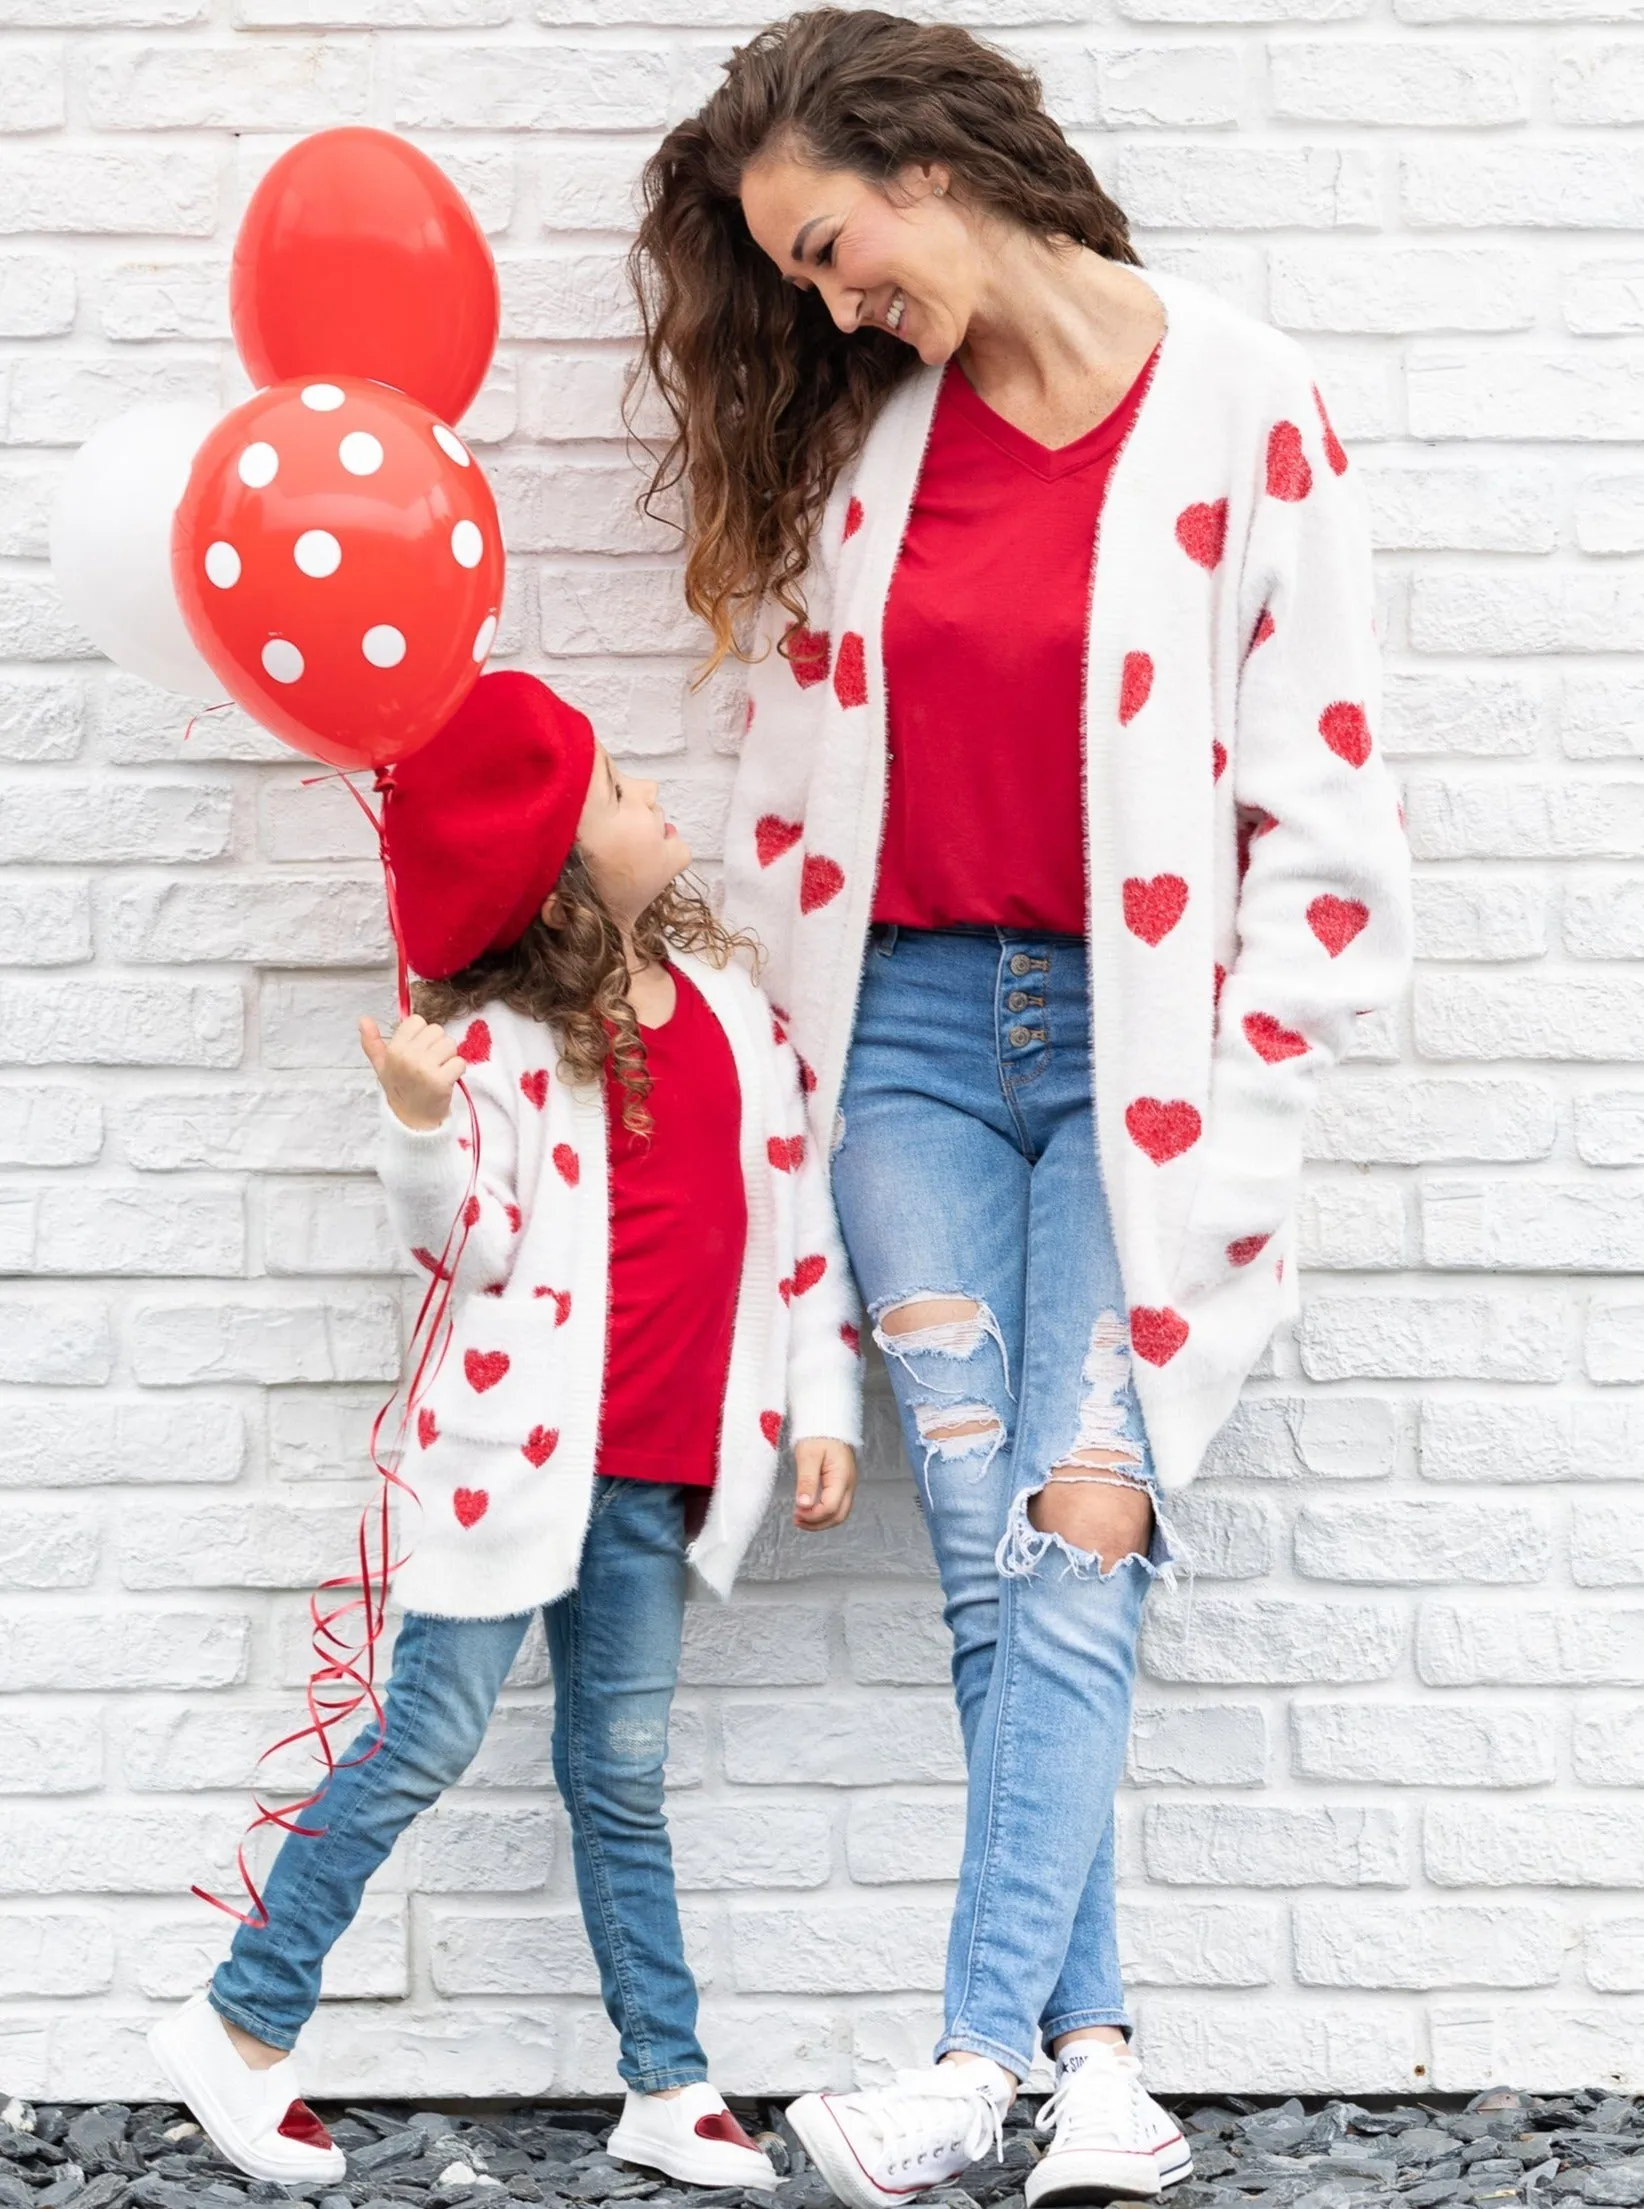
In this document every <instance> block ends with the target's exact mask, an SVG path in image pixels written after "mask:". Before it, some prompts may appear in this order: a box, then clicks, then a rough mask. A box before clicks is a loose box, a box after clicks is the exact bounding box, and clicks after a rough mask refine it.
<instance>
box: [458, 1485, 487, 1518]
mask: <svg viewBox="0 0 1644 2209" xmlns="http://www.w3.org/2000/svg"><path fill="white" fill-rule="evenodd" d="M451 1508H452V1510H453V1511H454V1512H455V1513H456V1514H457V1524H458V1525H459V1526H477V1525H478V1524H479V1522H480V1520H481V1519H483V1518H484V1516H485V1514H486V1512H487V1511H489V1510H490V1508H491V1498H490V1495H489V1494H488V1492H487V1491H486V1490H485V1489H483V1488H459V1489H458V1490H457V1492H456V1493H455V1495H454V1496H453V1497H452V1498H451Z"/></svg>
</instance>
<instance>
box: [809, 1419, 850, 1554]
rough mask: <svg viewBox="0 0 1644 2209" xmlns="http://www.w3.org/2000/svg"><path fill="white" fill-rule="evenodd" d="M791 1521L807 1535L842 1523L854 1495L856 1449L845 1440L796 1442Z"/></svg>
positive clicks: (848, 1512) (848, 1514)
mask: <svg viewBox="0 0 1644 2209" xmlns="http://www.w3.org/2000/svg"><path fill="white" fill-rule="evenodd" d="M793 1461H794V1465H795V1467H796V1468H797V1470H798V1476H799V1477H798V1478H797V1480H796V1481H795V1482H794V1500H793V1523H794V1525H795V1526H797V1527H800V1528H802V1529H803V1530H804V1532H805V1533H807V1534H819V1533H821V1531H822V1529H823V1528H824V1527H829V1526H843V1525H844V1523H845V1521H846V1520H847V1519H848V1518H849V1517H850V1515H851V1504H852V1501H853V1500H854V1498H855V1495H856V1452H855V1451H854V1450H853V1449H852V1448H851V1446H850V1444H849V1443H848V1442H829V1441H825V1440H812V1441H809V1442H796V1443H795V1444H794V1446H793Z"/></svg>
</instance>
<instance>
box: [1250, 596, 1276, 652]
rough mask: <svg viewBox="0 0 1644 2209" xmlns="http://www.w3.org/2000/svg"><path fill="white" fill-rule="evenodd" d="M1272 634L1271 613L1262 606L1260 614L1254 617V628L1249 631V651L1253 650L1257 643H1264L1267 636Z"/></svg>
mask: <svg viewBox="0 0 1644 2209" xmlns="http://www.w3.org/2000/svg"><path fill="white" fill-rule="evenodd" d="M1272 634H1273V616H1272V615H1271V614H1270V613H1269V612H1268V610H1267V608H1266V607H1265V606H1264V607H1263V608H1262V610H1261V612H1260V614H1259V615H1258V616H1257V618H1256V626H1255V628H1254V629H1253V630H1252V631H1251V632H1250V649H1251V651H1252V652H1254V651H1255V649H1256V647H1257V645H1258V644H1265V643H1266V642H1267V640H1268V638H1269V637H1270V636H1271V635H1272Z"/></svg>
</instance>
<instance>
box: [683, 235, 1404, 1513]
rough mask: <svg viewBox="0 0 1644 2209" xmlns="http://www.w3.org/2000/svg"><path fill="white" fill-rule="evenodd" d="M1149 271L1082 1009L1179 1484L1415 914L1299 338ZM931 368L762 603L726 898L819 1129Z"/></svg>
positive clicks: (846, 988)
mask: <svg viewBox="0 0 1644 2209" xmlns="http://www.w3.org/2000/svg"><path fill="white" fill-rule="evenodd" d="M1138 273H1144V274H1145V276H1146V281H1147V282H1148V283H1149V284H1150V285H1152V286H1153V288H1154V290H1155V291H1156V292H1157V293H1158V296H1159V298H1160V301H1161V302H1162V304H1163V307H1164V310H1165V315H1166V321H1167V328H1166V331H1165V335H1164V338H1163V341H1162V343H1161V346H1160V351H1159V358H1158V361H1157V364H1156V367H1155V371H1154V375H1153V381H1152V385H1151V388H1150V389H1149V391H1148V393H1147V396H1146V398H1145V399H1144V401H1143V403H1142V406H1141V409H1140V411H1139V413H1138V415H1137V418H1136V421H1135V424H1134V426H1133V428H1132V430H1131V432H1130V435H1129V437H1128V439H1127V440H1126V443H1125V445H1124V447H1123V449H1122V451H1121V452H1120V454H1119V456H1118V458H1117V461H1116V462H1115V465H1114V468H1113V472H1112V476H1111V478H1110V481H1109V484H1108V490H1107V498H1106V502H1105V505H1104V508H1103V512H1102V517H1101V522H1100V526H1099V532H1098V541H1097V551H1096V560H1095V569H1094V578H1093V585H1092V591H1091V604H1090V631H1089V644H1088V650H1087V658H1086V665H1085V694H1084V731H1083V739H1084V787H1085V830H1086V845H1087V853H1088V896H1089V928H1088V932H1089V944H1090V975H1091V999H1092V1003H1091V1028H1092V1037H1093V1057H1094V1095H1095V1099H1096V1123H1097V1149H1098V1153H1099V1156H1100V1161H1101V1167H1102V1174H1103V1178H1104V1181H1105V1183H1106V1187H1107V1195H1108V1201H1109V1205H1110V1207H1111V1210H1112V1217H1113V1227H1114V1233H1115V1236H1116V1239H1117V1243H1118V1250H1119V1257H1120V1263H1121V1266H1122V1269H1123V1276H1124V1283H1125V1291H1126V1295H1127V1297H1128V1299H1129V1304H1130V1335H1131V1346H1132V1351H1133V1370H1134V1373H1135V1379H1136V1387H1137V1391H1138V1394H1139V1396H1140V1400H1141V1405H1142V1409H1143V1413H1144V1415H1145V1418H1146V1423H1147V1431H1148V1436H1149V1439H1150V1442H1151V1445H1152V1450H1153V1456H1154V1460H1155V1464H1156V1466H1157V1469H1158V1472H1159V1475H1160V1478H1161V1480H1162V1481H1163V1482H1164V1484H1165V1485H1166V1486H1167V1487H1176V1486H1180V1485H1181V1484H1183V1483H1184V1482H1186V1481H1189V1480H1191V1479H1192V1478H1193V1476H1194V1474H1195V1472H1196V1471H1197V1469H1198V1466H1199V1461H1200V1459H1201V1457H1202V1456H1203V1453H1204V1449H1205V1446H1206V1444H1207V1443H1208V1442H1209V1440H1210V1438H1211V1436H1212V1435H1213V1434H1214V1433H1215V1432H1216V1429H1217V1428H1218V1427H1219V1426H1220V1425H1221V1424H1222V1422H1223V1420H1225V1419H1226V1417H1227V1415H1228V1413H1229V1412H1230V1411H1231V1409H1232V1407H1233V1404H1234V1402H1235V1400H1236V1398H1237V1396H1238V1392H1239V1388H1240V1385H1241V1383H1242V1382H1243V1380H1244V1378H1245V1376H1246V1375H1247V1374H1248V1373H1249V1371H1250V1369H1251V1367H1252V1366H1253V1365H1254V1363H1255V1362H1256V1359H1257V1358H1258V1357H1259V1355H1260V1354H1261V1351H1262V1349H1263V1347H1264V1345H1265V1344H1266V1342H1267V1340H1268V1337H1269V1336H1270V1334H1271V1333H1272V1330H1273V1327H1274V1324H1275V1322H1276V1321H1277V1320H1278V1318H1279V1317H1280V1316H1281V1313H1282V1312H1283V1311H1285V1310H1286V1309H1287V1308H1289V1306H1290V1302H1291V1299H1292V1298H1293V1295H1294V1286H1295V1264H1294V1257H1293V1253H1292V1249H1291V1242H1292V1215H1293V1211H1294V1206H1295V1202H1296V1195H1297V1185H1298V1181H1299V1177H1300V1170H1301V1155H1302V1134H1303V1127H1304V1123H1305V1120H1306V1117H1307V1110H1308V1103H1309V1099H1310V1097H1311V1095H1312V1092H1313V1086H1314V1081H1315V1078H1316V1076H1317V1073H1318V1070H1319V1069H1320V1067H1322V1066H1324V1065H1327V1064H1328V1063H1329V1062H1330V1061H1331V1060H1333V1059H1334V1058H1336V1057H1337V1056H1338V1055H1339V1054H1340V1052H1341V1051H1342V1049H1343V1048H1344V1046H1345V1045H1346V1044H1347V1042H1348V1041H1349V1039H1350V1037H1351V1035H1352V1032H1353V1022H1354V1016H1355V1014H1356V1013H1357V1012H1359V1011H1361V1010H1364V1009H1368V1008H1372V1007H1376V1006H1380V1005H1384V1004H1386V1003H1387V1002H1388V1001H1389V1000H1390V999H1392V998H1393V997H1394V996H1396V994H1397V992H1398V990H1399V988H1400V987H1401V985H1402V982H1403V979H1404V974H1405V969H1406V964H1407V962H1408V959H1409V956H1410V933H1411V931H1410V919H1409V909H1408V900H1409V889H1408V880H1407V876H1408V858H1407V852H1406V847H1405V842H1404V837H1403V833H1402V829H1401V826H1400V821H1399V814H1398V806H1397V801H1396V796H1395V791H1394V787H1393V783H1392V780H1391V777H1390V776H1389V775H1388V773H1387V770H1386V767H1385V766H1384V764H1383V761H1382V757H1381V753H1380V750H1379V748H1378V745H1377V733H1378V729H1379V718H1380V716H1379V688H1378V666H1377V648H1376V640H1375V634H1374V610H1373V603H1372V594H1371V575H1370V558H1369V530H1368V526H1367V520H1366V512H1365V507H1364V502H1363V499H1362V496H1361V493H1360V490H1359V487H1358V482H1357V478H1356V476H1355V474H1354V472H1353V470H1352V469H1351V467H1350V466H1349V463H1348V458H1347V455H1346V453H1345V452H1344V451H1343V450H1342V447H1341V445H1340V444H1339V442H1338V441H1337V439H1336V436H1335V433H1334V431H1333V430H1332V429H1331V426H1330V422H1329V419H1328V417H1327V415H1326V413H1325V409H1324V405H1323V402H1322V401H1321V400H1320V398H1319V396H1318V393H1317V391H1316V390H1315V388H1314V385H1313V379H1312V375H1311V372H1310V370H1309V368H1308V365H1307V362H1306V360H1305V358H1304V356H1303V355H1302V353H1301V352H1300V350H1299V349H1298V348H1297V347H1296V345H1295V344H1294V343H1293V342H1292V341H1291V340H1290V339H1288V338H1286V337H1284V336H1282V335H1280V334H1279V333H1278V332H1276V331H1274V330H1271V329H1268V328H1266V327H1265V326H1263V325H1262V324H1259V323H1256V322H1253V321H1251V320H1250V319H1248V318H1247V317H1246V316H1244V315H1242V314H1240V313H1238V312H1237V311H1236V310H1235V309H1233V308H1231V307H1229V306H1226V305H1224V304H1223V303H1222V302H1221V301H1219V300H1218V299H1217V298H1215V297H1214V295H1213V294H1211V293H1209V292H1207V291H1205V290H1203V289H1201V288H1200V287H1199V286H1197V285H1195V284H1191V283H1187V282H1184V281H1182V280H1179V279H1176V278H1168V279H1167V278H1164V277H1159V276H1154V275H1152V274H1151V273H1147V272H1138ZM940 380H941V378H940V371H938V370H935V369H926V370H924V371H922V372H919V373H916V374H915V375H914V376H912V377H911V378H910V379H909V380H908V381H907V382H906V383H904V384H902V385H901V386H899V387H898V389H897V390H896V391H895V393H894V394H893V395H892V397H891V399H890V400H889V402H888V403H887V404H886V406H885V408H884V410H883V411H882V413H881V414H880V415H879V417H878V419H877V420H876V422H875V423H874V426H873V428H872V430H871V431H870V433H869V436H868V438H867V442H866V444H865V446H864V448H863V450H862V452H861V454H860V455H859V456H858V458H857V459H856V461H855V462H854V463H853V464H852V465H851V466H850V467H848V468H847V469H846V470H845V472H844V473H843V474H842V476H841V477H840V480H839V481H838V483H837V484H836V485H835V487H834V490H833V492H832V495H831V497H830V499H829V501H828V506H827V509H826V512H825V514H824V516H823V520H822V524H821V529H820V534H819V537H818V539H817V545H816V552H815V555H814V558H813V562H812V567H811V571H810V573H809V575H808V576H807V578H806V583H805V593H806V624H805V627H804V628H803V629H802V630H799V631H798V632H796V633H794V634H793V635H790V636H788V638H787V644H786V652H785V654H783V653H779V652H778V651H777V650H775V649H774V647H775V644H776V642H777V640H779V639H780V638H781V637H782V636H783V634H784V632H785V630H786V629H787V627H788V622H787V617H786V616H785V615H783V614H781V612H780V610H779V609H776V608H774V607H772V608H767V609H766V613H765V617H764V618H763V620H762V622H761V634H760V646H761V648H760V650H759V651H758V653H757V656H756V658H755V661H754V664H753V665H752V667H751V668H750V669H749V677H748V682H749V687H748V702H747V715H748V721H747V733H746V736H745V739H744V742H743V750H742V761H741V767H740V770H739V773H738V778H737V784H736V790H735V794H734V798H733V803H732V810H731V819H730V826H729V832H728V839H727V865H726V875H727V912H728V915H729V917H730V918H731V919H732V920H733V921H734V922H735V923H736V924H737V925H739V926H744V927H752V928H753V929H755V930H756V931H757V932H758V934H759V936H760V939H761V941H762V942H763V943H764V944H765V945H766V947H767V950H768V951H769V953H770V967H769V970H768V971H769V980H770V986H771V990H772V993H773V995H774V996H775V997H776V999H777V1001H778V1003H779V1004H781V1005H782V1006H783V1007H784V1008H785V1009H786V1011H787V1012H788V1013H789V1014H791V1016H792V1029H793V1037H794V1042H795V1045H796V1047H797V1049H798V1050H799V1052H800V1055H801V1057H802V1059H803V1060H804V1061H806V1062H808V1064H809V1066H810V1067H811V1068H812V1069H814V1083H815V1086H814V1089H813V1091H812V1094H811V1099H810V1108H811V1109H810V1117H811V1127H812V1131H813V1134H814V1136H815V1138H816V1140H817V1141H818V1142H819V1143H826V1142H828V1141H829V1140H830V1136H831V1131H832V1129H833V1125H834V1118H835V1112H836V1108H837V1104H838V1099H839V1093H840V1087H841V1084H842V1081H843V1078H844V1069H845V1059H846V1054H847V1051H848V1049H849V1044H850V1037H851V1028H852V1024H853V1021H854V1017H855V1010H856V998H857V990H858V986H859V981H860V976H861V969H862V957H863V946H864V939H865V935H866V931H867V927H868V922H869V919H870V916H871V913H872V909H873V896H874V877H875V871H876V867H877V863H878V855H879V844H880V834H881V825H882V819H883V813H884V805H885V781H886V759H885V726H886V714H885V684H886V677H885V665H884V655H883V649H882V642H881V639H882V630H883V622H884V612H885V602H886V597H887V594H888V592H889V589H890V583H891V576H892V572H893V570H894V568H895V565H896V559H897V554H898V551H899V549H900V546H901V542H902V534H903V530H904V528H905V526H906V523H907V518H908V513H909V509H910V506H911V503H912V500H913V495H914V490H915V487H916V485H917V482H918V478H919V470H920V463H921V459H922V457H923V453H924V449H925V440H926V437H927V434H928V432H929V428H930V422H931V416H932V412H933V409H934V405H935V400H936V394H937V389H938V386H939V384H940ZM995 618H996V619H998V620H1000V621H1009V620H1010V618H1011V605H1010V600H1009V597H1008V595H1007V594H1001V597H1000V600H999V604H998V607H997V611H996V615H995ZM1008 741H1009V732H1008V731H1004V730H1002V731H1001V732H1000V742H1001V743H1008Z"/></svg>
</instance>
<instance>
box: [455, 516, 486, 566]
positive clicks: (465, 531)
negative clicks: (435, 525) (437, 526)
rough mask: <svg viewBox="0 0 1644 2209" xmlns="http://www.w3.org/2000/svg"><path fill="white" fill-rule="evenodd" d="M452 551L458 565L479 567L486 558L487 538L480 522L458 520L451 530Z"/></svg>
mask: <svg viewBox="0 0 1644 2209" xmlns="http://www.w3.org/2000/svg"><path fill="white" fill-rule="evenodd" d="M451 551H452V553H453V555H454V556H455V558H456V562H457V565H458V567H461V568H477V567H478V566H479V564H480V562H481V561H482V560H483V559H484V558H485V539H484V538H483V537H482V536H481V534H480V526H479V523H478V522H458V524H457V526H456V528H455V529H453V530H452V532H451Z"/></svg>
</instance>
